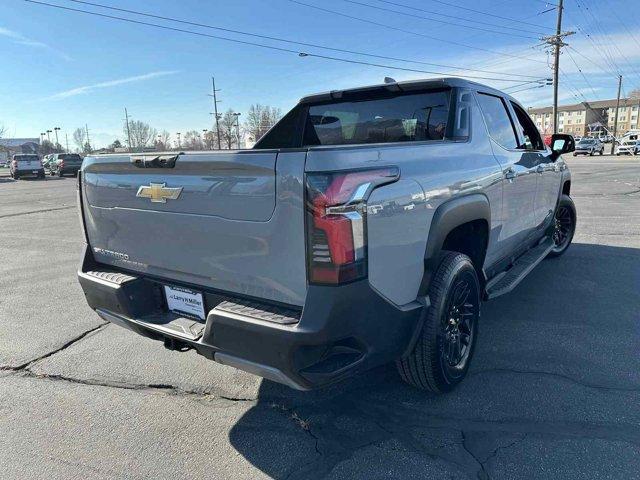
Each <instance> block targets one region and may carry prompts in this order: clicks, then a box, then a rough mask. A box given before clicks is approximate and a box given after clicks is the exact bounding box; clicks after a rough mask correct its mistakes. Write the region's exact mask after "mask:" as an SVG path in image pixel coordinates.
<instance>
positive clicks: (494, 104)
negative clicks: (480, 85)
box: [478, 93, 518, 150]
mask: <svg viewBox="0 0 640 480" xmlns="http://www.w3.org/2000/svg"><path fill="white" fill-rule="evenodd" d="M478 102H479V103H480V108H481V110H482V114H483V115H484V119H485V121H486V122H487V128H488V129H489V135H491V138H493V139H494V140H495V141H496V142H498V143H499V144H500V145H502V146H503V147H504V148H506V149H508V150H513V149H516V148H518V138H517V137H516V131H515V129H514V126H513V122H512V121H511V116H510V115H509V111H508V109H507V105H506V104H505V103H504V100H503V99H502V98H500V97H496V96H495V95H489V94H486V93H479V94H478Z"/></svg>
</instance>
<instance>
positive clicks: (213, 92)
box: [209, 77, 221, 150]
mask: <svg viewBox="0 0 640 480" xmlns="http://www.w3.org/2000/svg"><path fill="white" fill-rule="evenodd" d="M219 91H220V90H216V79H215V77H211V94H210V95H209V96H210V97H213V115H214V116H215V119H216V136H217V137H218V150H220V148H221V147H220V123H219V120H220V116H219V115H218V103H219V102H220V101H219V100H218V97H217V96H216V92H219Z"/></svg>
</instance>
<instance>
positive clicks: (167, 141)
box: [156, 130, 171, 151]
mask: <svg viewBox="0 0 640 480" xmlns="http://www.w3.org/2000/svg"><path fill="white" fill-rule="evenodd" d="M156 150H160V151H162V150H171V134H170V133H169V132H167V131H166V130H162V131H161V132H160V133H159V134H158V137H157V139H156Z"/></svg>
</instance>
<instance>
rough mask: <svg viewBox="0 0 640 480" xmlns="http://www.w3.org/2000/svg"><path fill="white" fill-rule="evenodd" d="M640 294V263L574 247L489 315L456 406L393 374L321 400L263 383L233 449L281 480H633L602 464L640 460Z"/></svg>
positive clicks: (632, 252) (639, 252)
mask: <svg viewBox="0 0 640 480" xmlns="http://www.w3.org/2000/svg"><path fill="white" fill-rule="evenodd" d="M639 290H640V249H635V248H623V247H612V246H604V245H591V244H574V245H572V246H571V248H570V249H569V251H568V252H567V254H565V255H564V256H563V257H561V258H559V259H549V260H546V261H544V262H542V263H541V264H540V265H539V266H538V267H537V268H536V270H535V271H534V272H532V273H531V274H530V275H529V277H528V278H526V279H525V280H524V281H523V282H522V283H521V284H520V285H519V286H518V287H517V288H516V290H515V291H513V292H511V293H510V294H508V295H505V296H503V297H500V298H498V299H496V300H493V301H491V302H488V303H485V304H484V305H483V312H482V319H481V323H480V337H479V343H478V345H477V349H476V352H475V357H474V359H473V363H472V367H471V371H470V373H469V375H468V377H467V378H466V379H465V381H464V382H463V383H462V385H460V387H459V388H458V389H457V390H455V391H454V392H452V393H450V394H448V395H442V396H435V395H432V394H429V393H425V392H420V391H417V390H415V389H413V388H410V387H408V386H406V385H405V384H403V383H402V382H401V380H400V379H399V377H398V375H397V374H396V372H395V367H394V366H385V367H381V368H378V369H375V370H373V371H370V372H368V373H366V374H364V375H361V376H359V377H357V378H354V379H352V380H349V381H346V382H342V383H340V384H338V385H335V386H331V387H328V388H325V389H322V390H319V391H312V392H297V391H294V390H291V389H289V388H287V387H284V386H281V385H278V384H275V383H272V382H269V381H263V382H262V384H261V387H260V390H259V394H258V398H257V404H256V405H255V406H254V407H252V408H251V409H250V410H249V411H248V412H246V413H245V414H244V416H243V417H242V418H241V419H240V420H239V421H238V422H237V423H236V424H235V425H234V427H233V428H232V430H231V432H230V434H229V436H230V441H231V443H232V445H233V446H234V448H235V449H236V450H237V451H238V452H239V453H240V454H242V455H243V456H244V458H245V459H247V460H248V461H249V462H251V463H252V464H253V465H255V466H256V467H257V468H259V469H260V470H261V471H263V472H264V473H265V474H267V475H269V476H271V477H274V478H305V479H309V478H432V477H433V478H466V477H474V478H489V477H490V476H491V477H492V478H500V477H502V478H509V477H510V478H513V476H514V475H515V476H520V475H522V476H524V477H529V478H531V477H536V478H540V477H547V476H549V478H565V477H566V476H567V475H569V476H573V477H575V478H579V477H584V476H595V477H597V476H598V475H599V474H602V475H605V476H606V475H612V476H613V477H615V478H624V477H629V476H633V475H635V474H637V471H636V472H635V473H632V469H634V468H637V467H638V460H635V461H629V460H628V459H625V453H624V452H622V453H620V451H618V453H615V454H614V453H612V454H611V456H610V457H606V458H603V455H606V454H605V453H603V452H607V451H608V450H607V449H608V448H609V447H611V446H612V445H619V444H620V442H622V444H625V445H626V446H628V445H631V446H632V453H633V455H634V457H635V458H636V459H637V458H640V426H639V425H640V409H638V403H639V402H638V401H639V400H640V399H639V397H640V355H638V352H639V351H640V349H639V347H640V327H639V326H638V325H639V324H640V322H639V320H640V294H639V293H638V292H639ZM625 448H626V447H625ZM623 450H624V449H623ZM615 451H616V448H613V449H612V452H615Z"/></svg>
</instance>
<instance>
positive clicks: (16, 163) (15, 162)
mask: <svg viewBox="0 0 640 480" xmlns="http://www.w3.org/2000/svg"><path fill="white" fill-rule="evenodd" d="M11 163H12V165H13V168H18V161H17V160H14V161H12V162H11Z"/></svg>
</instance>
